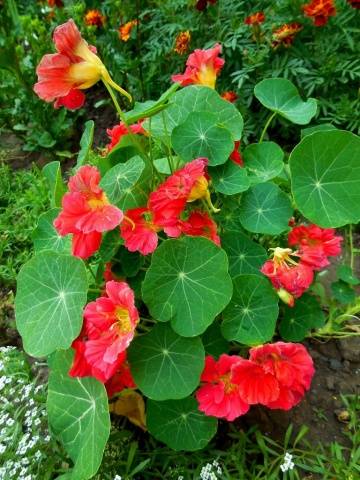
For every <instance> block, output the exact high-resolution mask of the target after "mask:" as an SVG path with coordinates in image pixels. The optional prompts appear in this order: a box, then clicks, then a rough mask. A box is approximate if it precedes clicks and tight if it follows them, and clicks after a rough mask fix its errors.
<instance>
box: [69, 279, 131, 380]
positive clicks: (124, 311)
mask: <svg viewBox="0 0 360 480" xmlns="http://www.w3.org/2000/svg"><path fill="white" fill-rule="evenodd" d="M105 288H106V295H107V296H103V297H99V298H97V299H96V301H95V302H90V303H88V304H87V305H86V307H85V310H84V326H83V331H82V333H81V335H80V337H79V338H78V339H76V340H75V341H74V342H73V348H74V349H75V350H76V355H75V360H74V364H73V366H72V368H71V370H70V375H71V376H79V377H82V376H89V375H91V376H93V377H95V378H97V379H98V380H99V381H100V382H103V383H105V382H107V381H108V380H109V379H110V378H111V377H112V376H113V375H114V374H115V373H116V371H117V370H118V368H119V367H120V365H121V364H122V363H123V361H124V355H125V350H126V349H127V347H128V346H129V344H130V342H131V340H132V339H133V337H134V333H135V328H136V325H137V323H138V321H139V314H138V311H137V309H136V307H135V299H134V292H133V291H132V290H131V288H130V287H129V286H128V285H127V283H125V282H115V281H110V282H107V283H106V287H105Z"/></svg>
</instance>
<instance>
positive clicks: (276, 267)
mask: <svg viewBox="0 0 360 480" xmlns="http://www.w3.org/2000/svg"><path fill="white" fill-rule="evenodd" d="M294 256H295V257H299V255H298V254H297V253H296V252H293V251H292V250H291V249H290V248H280V247H276V248H275V249H274V257H273V258H272V259H271V260H267V261H266V262H265V263H264V265H263V266H262V267H261V272H262V273H263V274H264V275H266V276H267V277H268V278H269V279H270V281H271V283H272V284H273V286H274V288H275V289H276V290H277V294H278V295H279V297H280V298H281V300H283V301H284V302H285V303H287V304H288V305H289V306H291V307H292V306H293V305H294V298H299V297H301V295H302V294H303V293H304V292H305V290H307V289H308V288H309V287H310V285H311V284H312V281H313V279H314V272H313V268H312V267H310V266H309V265H308V264H306V263H304V262H303V261H302V258H301V257H300V261H299V262H297V261H295V260H294V259H293V258H292V257H294Z"/></svg>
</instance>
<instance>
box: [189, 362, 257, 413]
mask: <svg viewBox="0 0 360 480" xmlns="http://www.w3.org/2000/svg"><path fill="white" fill-rule="evenodd" d="M239 361H240V362H241V361H243V359H242V358H241V357H238V356H236V355H226V354H224V355H221V356H220V358H219V360H218V361H216V360H214V358H213V357H212V356H210V355H209V356H207V357H206V359H205V368H204V371H203V373H202V375H201V378H200V380H201V382H203V385H201V387H200V388H199V389H198V390H197V392H196V398H197V401H198V402H199V410H200V411H201V412H204V413H205V414H206V415H208V416H212V417H218V418H225V419H226V420H229V421H230V422H231V421H233V420H235V418H237V417H239V416H240V415H244V413H246V412H247V411H248V410H249V404H248V403H247V402H246V401H244V400H243V398H242V396H241V391H240V389H239V385H238V384H237V383H236V382H235V381H234V376H233V369H234V366H235V365H236V364H237V363H238V362H239Z"/></svg>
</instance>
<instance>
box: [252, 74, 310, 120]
mask: <svg viewBox="0 0 360 480" xmlns="http://www.w3.org/2000/svg"><path fill="white" fill-rule="evenodd" d="M254 95H255V97H256V98H257V99H258V100H259V102H260V103H262V104H263V105H264V107H266V108H268V109H269V110H272V111H273V112H276V113H278V114H279V115H281V116H282V117H284V118H286V119H287V120H290V122H292V123H296V124H298V125H306V124H307V123H309V122H310V120H311V119H312V118H313V117H314V116H315V114H316V110H317V102H316V100H315V98H309V99H308V100H306V102H303V100H302V99H301V97H300V95H299V92H298V90H297V88H296V87H295V85H294V84H293V83H292V82H290V80H286V79H285V78H268V79H266V80H262V81H261V82H259V83H258V84H257V85H255V89H254Z"/></svg>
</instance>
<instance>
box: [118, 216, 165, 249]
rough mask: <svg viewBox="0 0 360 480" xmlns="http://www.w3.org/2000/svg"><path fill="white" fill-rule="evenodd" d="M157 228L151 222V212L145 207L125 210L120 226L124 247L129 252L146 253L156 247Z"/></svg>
mask: <svg viewBox="0 0 360 480" xmlns="http://www.w3.org/2000/svg"><path fill="white" fill-rule="evenodd" d="M159 230H160V228H159V227H157V226H156V225H154V223H152V220H151V213H150V212H149V211H148V209H147V208H133V209H132V210H127V212H126V215H125V217H124V220H123V221H122V223H121V226H120V232H121V237H122V238H123V239H124V241H125V247H126V248H127V249H128V250H129V251H130V252H140V253H142V254H143V255H148V254H149V253H152V252H153V251H154V250H155V249H156V247H157V244H158V236H157V232H158V231H159Z"/></svg>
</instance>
